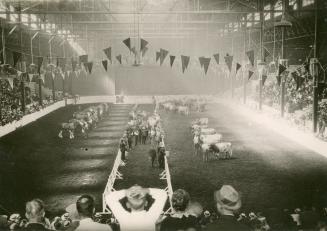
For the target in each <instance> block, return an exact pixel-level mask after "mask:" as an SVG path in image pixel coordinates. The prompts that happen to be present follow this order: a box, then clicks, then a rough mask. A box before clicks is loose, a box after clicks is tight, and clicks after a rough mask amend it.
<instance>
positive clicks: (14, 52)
mask: <svg viewBox="0 0 327 231" xmlns="http://www.w3.org/2000/svg"><path fill="white" fill-rule="evenodd" d="M12 57H13V60H14V67H16V64H17V63H18V61H19V60H20V59H21V57H22V54H21V53H18V52H16V51H13V52H12Z"/></svg>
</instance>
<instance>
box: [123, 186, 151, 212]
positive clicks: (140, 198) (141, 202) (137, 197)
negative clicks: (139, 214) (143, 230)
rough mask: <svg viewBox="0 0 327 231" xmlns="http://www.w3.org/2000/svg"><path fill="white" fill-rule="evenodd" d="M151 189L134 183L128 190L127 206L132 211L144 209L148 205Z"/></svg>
mask: <svg viewBox="0 0 327 231" xmlns="http://www.w3.org/2000/svg"><path fill="white" fill-rule="evenodd" d="M148 193H149V190H148V189H145V188H142V187H141V186H139V185H134V186H132V187H130V188H129V189H127V190H126V198H127V204H126V206H127V208H129V209H131V210H132V211H142V210H144V209H145V207H146V206H147V203H148V202H147V198H146V196H147V195H148Z"/></svg>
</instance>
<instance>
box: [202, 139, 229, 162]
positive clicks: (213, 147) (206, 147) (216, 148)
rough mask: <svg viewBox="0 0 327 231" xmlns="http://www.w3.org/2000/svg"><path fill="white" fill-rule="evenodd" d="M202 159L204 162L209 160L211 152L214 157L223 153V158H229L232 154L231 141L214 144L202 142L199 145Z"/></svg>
mask: <svg viewBox="0 0 327 231" xmlns="http://www.w3.org/2000/svg"><path fill="white" fill-rule="evenodd" d="M201 150H202V159H203V161H204V162H208V161H209V155H210V154H213V155H214V156H215V157H216V158H219V157H220V154H224V155H225V156H224V158H225V159H227V158H228V159H230V158H231V157H232V155H233V149H232V143H230V142H220V143H214V144H208V143H203V144H202V145H201Z"/></svg>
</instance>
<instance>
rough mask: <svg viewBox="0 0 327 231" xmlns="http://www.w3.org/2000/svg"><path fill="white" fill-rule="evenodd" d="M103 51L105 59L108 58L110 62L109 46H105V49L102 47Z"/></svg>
mask: <svg viewBox="0 0 327 231" xmlns="http://www.w3.org/2000/svg"><path fill="white" fill-rule="evenodd" d="M103 52H104V53H105V55H106V56H107V59H109V60H110V62H112V61H111V47H108V48H106V49H103Z"/></svg>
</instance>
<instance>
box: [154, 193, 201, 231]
mask: <svg viewBox="0 0 327 231" xmlns="http://www.w3.org/2000/svg"><path fill="white" fill-rule="evenodd" d="M189 202H190V195H189V194H188V192H186V191H185V190H183V189H177V190H176V191H175V192H174V193H173V195H172V206H173V213H171V214H170V215H168V216H167V217H166V218H165V219H164V220H163V221H162V223H161V228H160V230H161V231H174V230H188V231H195V230H197V227H198V225H197V219H196V217H195V216H193V215H190V214H189V213H188V212H187V211H186V208H187V207H188V205H189Z"/></svg>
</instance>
